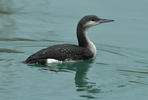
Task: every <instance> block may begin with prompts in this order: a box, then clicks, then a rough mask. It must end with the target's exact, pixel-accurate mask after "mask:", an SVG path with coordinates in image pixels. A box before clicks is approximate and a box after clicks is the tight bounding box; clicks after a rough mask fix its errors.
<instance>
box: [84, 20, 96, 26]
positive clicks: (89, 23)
mask: <svg viewBox="0 0 148 100" xmlns="http://www.w3.org/2000/svg"><path fill="white" fill-rule="evenodd" d="M98 23H99V22H95V21H89V22H87V23H86V24H85V26H86V27H90V26H95V25H97V24H98Z"/></svg>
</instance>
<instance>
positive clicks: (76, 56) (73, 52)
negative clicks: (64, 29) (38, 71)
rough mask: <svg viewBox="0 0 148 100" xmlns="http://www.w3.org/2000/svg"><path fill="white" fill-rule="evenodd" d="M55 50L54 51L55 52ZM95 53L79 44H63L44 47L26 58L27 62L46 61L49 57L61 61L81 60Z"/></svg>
mask: <svg viewBox="0 0 148 100" xmlns="http://www.w3.org/2000/svg"><path fill="white" fill-rule="evenodd" d="M53 51H54V52H53ZM92 57H93V54H92V53H91V52H90V50H89V49H87V48H84V47H79V46H77V45H71V44H62V45H54V46H51V47H48V48H46V49H42V50H40V51H38V52H36V53H35V54H33V55H31V56H30V57H28V59H26V61H25V62H26V63H44V61H45V62H46V59H47V58H52V59H56V60H59V61H67V60H80V59H89V58H92Z"/></svg>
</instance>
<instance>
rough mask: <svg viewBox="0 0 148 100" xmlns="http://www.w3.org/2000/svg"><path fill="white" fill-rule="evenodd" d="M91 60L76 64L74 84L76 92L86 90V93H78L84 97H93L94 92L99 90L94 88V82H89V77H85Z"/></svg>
mask: <svg viewBox="0 0 148 100" xmlns="http://www.w3.org/2000/svg"><path fill="white" fill-rule="evenodd" d="M91 63H92V61H89V62H86V63H84V62H81V63H79V64H78V65H76V67H77V68H76V69H77V70H76V75H75V84H76V87H77V91H78V92H83V91H86V92H87V94H86V95H85V94H84V95H80V96H81V97H86V98H95V96H94V95H95V94H96V93H99V92H100V89H98V88H95V85H96V83H93V82H89V79H88V78H87V72H88V71H89V68H90V67H91V65H90V64H91Z"/></svg>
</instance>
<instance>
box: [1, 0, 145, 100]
mask: <svg viewBox="0 0 148 100" xmlns="http://www.w3.org/2000/svg"><path fill="white" fill-rule="evenodd" d="M147 4H148V1H147V0H140V1H139V0H130V1H129V0H124V1H123V0H112V1H108V0H62V1H59V0H36V1H31V0H1V1H0V79H1V80H0V100H49V99H51V100H87V99H91V100H117V99H118V100H125V99H126V100H139V99H142V100H147V99H148V96H147V93H148V47H147V45H146V43H148V39H147V37H148V34H147V32H148V28H147V26H148V20H147V18H148V13H147ZM88 14H95V15H97V16H99V17H101V18H109V19H114V20H115V22H113V23H108V24H102V25H98V26H95V27H93V28H91V29H90V30H89V31H88V35H89V37H90V39H91V40H92V41H93V42H94V44H95V45H96V48H97V55H96V58H95V59H94V60H89V61H80V62H69V63H62V64H53V65H52V67H53V68H54V69H55V70H56V71H57V72H52V71H50V70H49V69H48V68H45V67H43V66H40V65H26V64H23V63H22V61H24V60H25V59H26V58H27V57H28V56H29V55H31V54H32V53H34V52H36V51H38V50H40V49H43V48H46V47H48V46H51V45H55V44H62V43H73V44H77V39H76V34H75V33H76V26H77V22H78V21H79V20H80V19H81V18H82V17H83V16H85V15H88Z"/></svg>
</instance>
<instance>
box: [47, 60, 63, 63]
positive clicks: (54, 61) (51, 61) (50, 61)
mask: <svg viewBox="0 0 148 100" xmlns="http://www.w3.org/2000/svg"><path fill="white" fill-rule="evenodd" d="M61 62H62V61H59V60H56V59H47V63H61Z"/></svg>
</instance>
